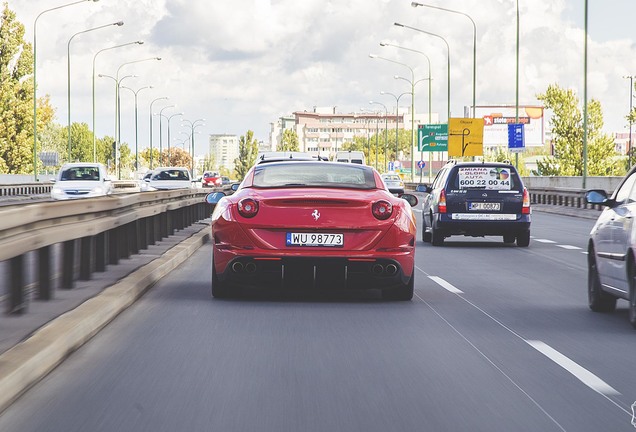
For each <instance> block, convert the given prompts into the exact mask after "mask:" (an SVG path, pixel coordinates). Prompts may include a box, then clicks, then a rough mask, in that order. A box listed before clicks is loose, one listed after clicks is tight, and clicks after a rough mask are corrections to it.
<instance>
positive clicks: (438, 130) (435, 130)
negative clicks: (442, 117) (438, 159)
mask: <svg viewBox="0 0 636 432" xmlns="http://www.w3.org/2000/svg"><path fill="white" fill-rule="evenodd" d="M417 142H418V145H417V147H418V151H421V152H425V151H429V152H444V151H448V125H447V124H424V125H420V126H419V127H418V129H417Z"/></svg>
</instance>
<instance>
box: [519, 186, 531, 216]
mask: <svg viewBox="0 0 636 432" xmlns="http://www.w3.org/2000/svg"><path fill="white" fill-rule="evenodd" d="M521 214H530V194H529V193H528V189H526V188H525V187H524V188H523V206H522V207H521Z"/></svg>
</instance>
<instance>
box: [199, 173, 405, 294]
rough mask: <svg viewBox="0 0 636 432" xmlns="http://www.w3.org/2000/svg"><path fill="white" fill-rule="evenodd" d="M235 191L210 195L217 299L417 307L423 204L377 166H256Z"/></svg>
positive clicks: (214, 292)
mask: <svg viewBox="0 0 636 432" xmlns="http://www.w3.org/2000/svg"><path fill="white" fill-rule="evenodd" d="M236 189H237V190H236V192H235V193H234V194H232V195H228V196H226V195H225V193H224V192H215V193H211V194H208V195H207V197H206V201H207V202H208V203H210V204H215V208H214V211H213V214H212V224H211V225H212V295H213V296H214V297H219V298H223V297H229V296H234V295H238V294H240V292H241V288H256V289H272V290H281V289H282V290H290V291H295V292H299V291H300V292H302V291H308V290H312V289H313V290H320V291H326V290H367V289H375V290H381V292H382V296H383V298H385V299H393V300H411V299H412V297H413V287H414V280H415V274H414V257H415V235H416V219H415V216H414V214H413V211H412V209H411V207H412V206H415V205H417V197H415V196H414V195H411V194H404V195H402V196H401V197H400V198H398V197H395V196H394V195H392V194H391V193H390V192H389V191H388V190H387V188H386V186H385V184H384V182H383V181H382V178H381V177H380V174H379V173H378V172H377V171H376V170H375V169H373V168H372V167H370V166H367V165H360V164H349V163H337V162H324V161H285V162H270V163H266V164H257V165H254V166H253V167H252V168H251V169H250V171H248V173H247V174H246V176H245V179H244V180H243V182H242V183H241V185H240V186H238V187H237V188H236Z"/></svg>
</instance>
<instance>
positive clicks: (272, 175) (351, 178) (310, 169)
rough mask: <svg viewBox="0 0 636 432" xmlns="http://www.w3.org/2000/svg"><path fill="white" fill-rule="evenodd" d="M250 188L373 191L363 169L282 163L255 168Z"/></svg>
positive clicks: (371, 179) (369, 176)
mask: <svg viewBox="0 0 636 432" xmlns="http://www.w3.org/2000/svg"><path fill="white" fill-rule="evenodd" d="M253 186H254V187H258V188H275V187H339V188H351V189H374V188H375V187H376V185H375V178H374V176H373V171H372V170H371V169H369V168H368V167H365V166H363V165H362V166H356V165H340V164H329V165H327V164H325V163H317V162H311V163H302V162H284V163H277V164H263V165H258V166H257V167H256V168H255V169H254V182H253Z"/></svg>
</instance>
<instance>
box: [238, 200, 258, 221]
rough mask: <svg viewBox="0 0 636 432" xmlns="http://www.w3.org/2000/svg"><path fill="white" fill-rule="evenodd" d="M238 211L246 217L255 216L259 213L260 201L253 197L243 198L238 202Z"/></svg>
mask: <svg viewBox="0 0 636 432" xmlns="http://www.w3.org/2000/svg"><path fill="white" fill-rule="evenodd" d="M238 212H239V214H240V215H241V216H243V217H246V218H251V217H254V216H256V213H258V202H257V201H256V200H253V199H252V198H243V199H242V200H240V201H239V202H238Z"/></svg>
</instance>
